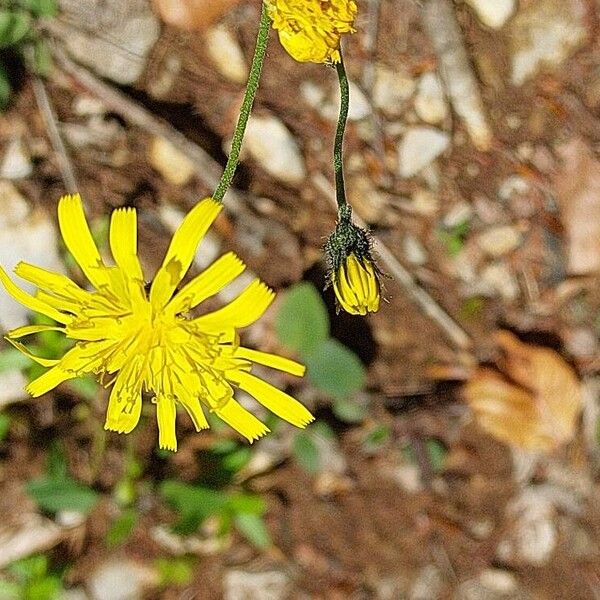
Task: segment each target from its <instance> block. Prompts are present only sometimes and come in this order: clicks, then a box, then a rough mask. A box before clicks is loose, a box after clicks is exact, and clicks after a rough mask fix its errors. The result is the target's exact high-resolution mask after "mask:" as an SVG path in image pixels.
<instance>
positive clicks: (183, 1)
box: [153, 0, 241, 31]
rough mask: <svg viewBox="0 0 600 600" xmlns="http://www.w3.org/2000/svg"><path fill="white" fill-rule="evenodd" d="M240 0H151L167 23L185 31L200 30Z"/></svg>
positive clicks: (208, 25)
mask: <svg viewBox="0 0 600 600" xmlns="http://www.w3.org/2000/svg"><path fill="white" fill-rule="evenodd" d="M240 1H241V0H153V3H154V8H155V9H156V12H157V13H158V15H159V16H160V18H161V19H162V20H163V21H164V22H165V23H166V24H167V25H172V26H173V27H177V28H178V29H183V30H185V31H202V30H203V29H206V28H207V27H210V25H212V24H213V23H214V22H216V21H217V20H218V19H220V18H221V17H222V16H223V15H224V14H225V13H226V12H227V11H228V10H229V9H230V8H233V7H234V6H235V5H236V4H239V3H240Z"/></svg>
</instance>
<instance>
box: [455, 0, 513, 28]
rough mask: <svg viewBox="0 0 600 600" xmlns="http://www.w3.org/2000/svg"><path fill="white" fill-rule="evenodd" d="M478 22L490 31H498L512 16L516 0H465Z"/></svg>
mask: <svg viewBox="0 0 600 600" xmlns="http://www.w3.org/2000/svg"><path fill="white" fill-rule="evenodd" d="M466 1H467V4H469V5H470V6H471V7H472V8H473V10H474V11H475V12H476V13H477V17H478V18H479V20H480V21H481V22H482V23H483V24H484V25H487V26H488V27H491V28H492V29H500V28H501V27H502V26H503V25H504V24H505V23H506V21H508V19H510V17H511V16H512V15H513V13H514V12H515V9H516V0H466Z"/></svg>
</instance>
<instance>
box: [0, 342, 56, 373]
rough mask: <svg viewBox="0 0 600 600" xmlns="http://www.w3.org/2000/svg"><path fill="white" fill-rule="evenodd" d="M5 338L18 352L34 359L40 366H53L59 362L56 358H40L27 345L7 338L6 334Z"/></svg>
mask: <svg viewBox="0 0 600 600" xmlns="http://www.w3.org/2000/svg"><path fill="white" fill-rule="evenodd" d="M5 339H6V341H7V342H8V343H9V344H12V345H13V346H14V347H15V348H16V349H17V350H18V351H19V352H21V353H22V354H24V355H25V356H26V357H27V358H30V359H31V360H33V361H35V362H36V363H37V364H38V365H42V367H54V366H55V365H57V364H58V363H59V362H60V360H57V359H51V358H42V357H41V356H36V355H35V354H33V353H32V352H31V351H30V350H29V349H28V348H27V346H25V345H24V344H21V342H17V341H16V340H13V339H11V338H9V337H8V336H6V338H5Z"/></svg>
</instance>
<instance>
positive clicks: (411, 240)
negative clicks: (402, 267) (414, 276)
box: [402, 234, 428, 266]
mask: <svg viewBox="0 0 600 600" xmlns="http://www.w3.org/2000/svg"><path fill="white" fill-rule="evenodd" d="M402 246H403V250H404V256H405V257H406V260H407V261H408V262H409V263H411V264H413V265H418V266H421V265H424V264H425V263H426V262H427V258H428V257H427V250H425V248H424V246H423V244H421V242H420V241H419V239H418V238H416V237H415V236H414V235H411V234H408V235H405V236H404V240H403V242H402Z"/></svg>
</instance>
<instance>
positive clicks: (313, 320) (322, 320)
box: [275, 283, 329, 355]
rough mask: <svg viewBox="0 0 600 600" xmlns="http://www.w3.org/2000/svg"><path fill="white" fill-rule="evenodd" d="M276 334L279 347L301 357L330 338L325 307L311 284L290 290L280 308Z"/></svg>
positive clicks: (300, 285)
mask: <svg viewBox="0 0 600 600" xmlns="http://www.w3.org/2000/svg"><path fill="white" fill-rule="evenodd" d="M275 331H276V332H277V337H278V338H279V340H280V341H281V343H282V344H284V345H285V346H287V347H288V348H291V349H293V350H296V351H297V352H299V353H300V354H302V355H306V354H307V353H310V352H312V351H313V350H314V349H315V348H316V347H317V346H318V345H319V344H320V343H321V342H323V341H325V340H326V339H327V338H328V337H329V316H328V315H327V308H326V307H325V303H324V302H323V299H322V298H321V296H320V294H319V292H317V290H316V288H315V286H314V285H312V284H311V283H299V284H297V285H294V286H292V287H290V288H289V289H288V290H287V292H286V293H285V295H284V296H283V300H282V302H281V305H280V307H279V312H278V313H277V318H276V319H275Z"/></svg>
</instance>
